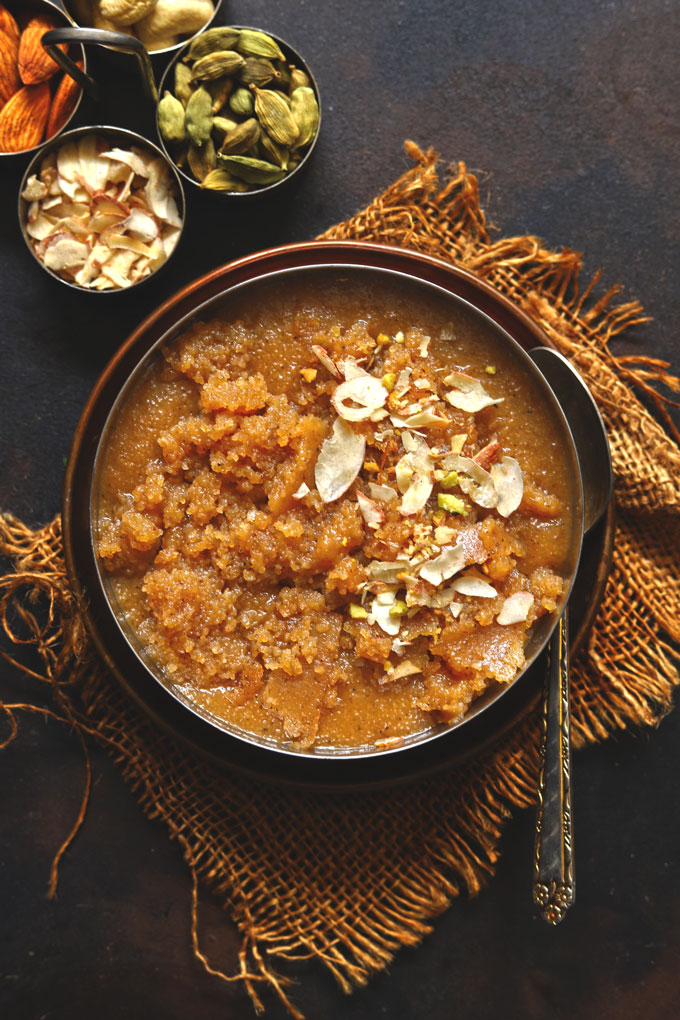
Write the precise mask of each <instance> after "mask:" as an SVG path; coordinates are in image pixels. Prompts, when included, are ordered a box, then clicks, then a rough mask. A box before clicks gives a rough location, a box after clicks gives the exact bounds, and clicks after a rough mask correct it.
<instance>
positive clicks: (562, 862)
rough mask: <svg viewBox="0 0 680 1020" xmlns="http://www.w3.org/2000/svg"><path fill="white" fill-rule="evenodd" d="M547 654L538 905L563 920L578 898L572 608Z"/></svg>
mask: <svg viewBox="0 0 680 1020" xmlns="http://www.w3.org/2000/svg"><path fill="white" fill-rule="evenodd" d="M547 656H548V666H547V669H546V683H545V693H544V702H543V732H542V736H541V747H540V752H539V777H538V814H537V819H536V843H535V846H534V903H535V904H536V905H537V906H538V907H540V909H541V915H542V917H543V920H544V921H547V922H548V923H549V924H559V922H560V921H561V920H563V918H564V916H565V915H566V912H567V910H568V909H569V907H570V906H571V905H572V904H573V902H574V898H575V889H574V859H573V841H572V817H571V734H570V721H569V637H568V626H567V611H566V609H565V611H564V613H563V614H562V616H561V617H560V619H559V620H558V622H557V625H556V626H555V629H554V631H553V634H552V637H551V638H550V643H549V645H548V650H547Z"/></svg>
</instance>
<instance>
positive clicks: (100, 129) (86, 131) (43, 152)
mask: <svg viewBox="0 0 680 1020" xmlns="http://www.w3.org/2000/svg"><path fill="white" fill-rule="evenodd" d="M90 134H97V135H103V136H104V137H106V138H110V139H111V142H112V144H115V145H119V146H121V147H123V148H125V147H130V146H132V145H135V146H138V147H139V148H142V149H151V150H152V151H153V152H155V153H156V154H157V155H158V156H159V157H160V158H161V159H162V160H163V162H164V163H165V164H166V165H167V167H168V169H169V171H170V173H171V175H172V178H173V180H174V182H175V184H176V186H177V208H178V210H179V213H180V215H181V217H182V233H183V232H184V226H185V224H186V201H185V197H184V188H183V187H182V182H181V180H180V178H179V174H178V173H177V170H176V169H175V166H174V164H173V163H172V161H170V160H168V158H167V157H166V155H165V153H163V152H161V150H160V149H159V148H158V146H157V145H154V143H153V142H150V141H149V140H148V138H144V136H143V135H140V134H137V132H136V131H128V130H127V129H126V128H119V127H113V126H111V125H107V124H98V125H92V126H89V125H88V126H86V127H79V128H74V129H73V130H71V131H67V132H66V133H65V134H63V135H61V134H60V135H56V136H55V137H54V138H53V139H51V140H50V141H49V142H48V143H47V144H46V145H44V146H43V147H42V148H41V149H39V150H38V152H37V153H36V155H35V156H34V157H33V159H32V160H31V162H30V163H29V164H28V166H27V168H26V172H25V173H24V176H23V178H22V180H21V185H20V187H19V208H18V212H19V226H20V229H21V235H22V237H23V239H24V241H25V242H26V246H27V248H28V250H29V251H30V253H31V255H32V256H33V258H34V259H35V261H36V262H37V263H38V265H39V266H40V268H41V269H42V270H43V272H45V273H49V275H50V276H52V277H54V279H55V280H59V282H60V283H63V284H65V285H66V286H67V287H71V288H72V289H74V290H78V291H80V292H81V293H86V294H102V295H109V296H110V295H112V294H125V293H127V292H128V291H129V290H132V289H135V290H136V289H137V288H138V287H140V286H142V285H143V284H144V283H146V282H147V280H155V279H156V276H157V275H158V273H161V272H163V270H164V269H165V267H166V266H167V264H168V263H169V262H170V260H171V259H172V258H173V257H174V256H175V254H176V253H177V249H178V248H179V245H180V243H181V239H182V233H181V234H180V237H179V238H178V240H177V244H176V245H175V248H174V250H173V251H172V252H171V253H170V257H169V258H167V259H166V260H165V262H163V264H162V265H160V266H159V267H158V269H156V270H155V271H154V272H153V273H151V274H150V275H149V276H146V277H144V279H143V280H140V281H139V283H135V284H132V285H131V286H130V287H124V288H118V289H113V290H102V291H97V290H93V289H92V288H89V287H81V286H79V285H78V284H77V283H74V282H73V281H72V280H66V279H64V277H63V276H59V274H58V273H55V272H53V271H52V270H51V269H48V267H47V266H46V265H45V264H44V263H43V262H41V260H40V259H39V258H38V256H37V255H36V253H35V251H34V250H33V244H32V239H31V237H30V235H29V234H28V233H27V230H26V226H27V218H28V207H29V204H30V203H29V202H27V201H26V199H25V198H23V197H22V195H23V192H24V190H25V187H26V182H27V181H28V179H29V177H30V176H31V175H32V174H35V173H37V172H38V171H39V169H40V165H41V163H42V161H43V159H44V158H45V156H47V155H48V154H49V153H50V152H53V151H54V150H55V149H58V148H60V147H61V146H62V145H64V144H65V143H66V142H68V141H69V140H71V139H75V138H82V137H83V136H84V135H90Z"/></svg>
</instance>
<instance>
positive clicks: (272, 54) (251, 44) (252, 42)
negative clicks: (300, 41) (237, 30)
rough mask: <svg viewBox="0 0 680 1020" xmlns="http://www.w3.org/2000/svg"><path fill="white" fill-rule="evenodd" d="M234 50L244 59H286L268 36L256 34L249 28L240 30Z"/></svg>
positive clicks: (262, 33)
mask: <svg viewBox="0 0 680 1020" xmlns="http://www.w3.org/2000/svg"><path fill="white" fill-rule="evenodd" d="M236 49H237V50H238V51H239V53H243V55H244V56H246V57H269V59H270V60H285V59H286V58H285V57H284V55H283V53H282V52H281V50H280V49H279V46H278V44H277V43H276V42H275V41H274V39H272V37H271V36H270V35H265V33H264V32H256V31H254V30H253V29H250V28H242V29H241V35H240V36H239V40H238V42H237V44H236Z"/></svg>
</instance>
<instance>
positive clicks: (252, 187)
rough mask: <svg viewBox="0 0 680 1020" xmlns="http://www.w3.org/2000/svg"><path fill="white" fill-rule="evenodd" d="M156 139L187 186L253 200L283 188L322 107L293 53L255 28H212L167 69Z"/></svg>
mask: <svg viewBox="0 0 680 1020" xmlns="http://www.w3.org/2000/svg"><path fill="white" fill-rule="evenodd" d="M159 95H160V99H159V102H158V107H157V126H158V134H159V137H160V140H161V145H162V146H163V148H164V150H165V152H166V154H167V156H168V158H169V159H171V160H172V161H173V163H174V164H175V166H176V167H177V168H178V170H179V172H180V174H181V175H182V176H183V177H184V179H185V180H186V181H188V182H189V183H191V184H193V185H194V186H195V187H200V188H201V189H203V190H205V191H212V192H219V193H221V194H227V195H254V194H260V193H262V192H263V191H269V190H271V189H273V188H275V187H278V186H279V185H282V184H285V183H287V182H289V181H290V180H291V178H292V177H293V176H294V175H295V174H296V173H297V172H298V171H299V170H301V169H302V167H303V166H304V165H305V164H306V163H307V161H308V160H309V158H310V156H311V154H312V151H313V150H314V147H315V145H316V140H317V138H318V134H319V127H320V123H321V103H320V99H319V91H318V88H317V86H316V82H315V81H314V77H313V75H312V73H311V71H310V69H309V67H308V65H307V64H306V63H305V61H304V60H303V59H302V57H301V56H300V55H299V54H298V53H296V52H295V50H294V49H293V48H292V47H291V46H289V45H288V43H286V42H284V41H283V40H282V39H278V38H276V37H275V36H273V35H270V34H268V33H266V32H262V31H260V30H259V29H254V28H245V27H239V26H222V27H216V28H210V29H208V31H207V32H203V33H201V34H200V35H198V36H197V37H196V38H195V39H193V40H192V42H191V43H189V44H188V45H187V46H185V47H184V48H183V49H182V50H180V52H179V53H178V54H177V56H176V57H175V59H174V60H173V61H172V63H171V64H170V65H169V67H168V68H167V70H166V72H165V74H164V76H163V79H162V81H161V85H160V89H159Z"/></svg>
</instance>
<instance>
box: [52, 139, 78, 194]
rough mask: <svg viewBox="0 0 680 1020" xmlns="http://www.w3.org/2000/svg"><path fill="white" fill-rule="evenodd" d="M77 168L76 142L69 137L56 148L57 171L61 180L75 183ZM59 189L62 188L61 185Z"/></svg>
mask: <svg viewBox="0 0 680 1020" xmlns="http://www.w3.org/2000/svg"><path fill="white" fill-rule="evenodd" d="M79 169H80V160H79V159H78V143H77V141H75V140H74V139H71V140H70V141H68V142H64V144H63V145H61V146H60V147H59V149H58V150H57V171H58V173H59V176H60V177H61V178H62V179H63V180H65V181H68V182H69V183H71V184H75V183H76V174H77V173H78V170H79ZM61 190H62V191H63V190H64V189H63V187H62V189H61Z"/></svg>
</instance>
